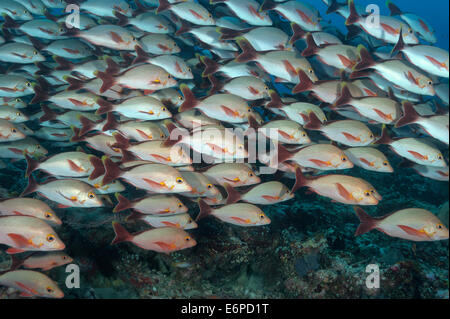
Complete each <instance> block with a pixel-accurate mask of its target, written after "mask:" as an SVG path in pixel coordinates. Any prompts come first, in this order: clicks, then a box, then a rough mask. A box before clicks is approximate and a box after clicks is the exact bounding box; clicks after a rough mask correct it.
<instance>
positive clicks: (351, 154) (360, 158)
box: [344, 147, 394, 173]
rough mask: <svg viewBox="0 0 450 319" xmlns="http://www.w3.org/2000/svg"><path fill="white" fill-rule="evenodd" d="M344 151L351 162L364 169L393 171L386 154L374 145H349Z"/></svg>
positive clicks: (384, 171)
mask: <svg viewBox="0 0 450 319" xmlns="http://www.w3.org/2000/svg"><path fill="white" fill-rule="evenodd" d="M344 153H345V155H347V157H348V158H349V160H350V161H351V162H352V163H353V164H355V165H357V166H359V167H362V168H364V169H366V170H369V171H374V172H380V173H393V172H394V169H393V168H392V165H391V163H390V162H389V160H388V159H387V157H386V155H384V154H383V153H382V152H381V151H380V150H378V149H376V148H374V147H350V148H347V149H345V150H344Z"/></svg>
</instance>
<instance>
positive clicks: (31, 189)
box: [20, 175, 39, 197]
mask: <svg viewBox="0 0 450 319" xmlns="http://www.w3.org/2000/svg"><path fill="white" fill-rule="evenodd" d="M38 188H39V184H38V183H37V182H36V181H35V180H34V178H33V176H31V175H30V176H29V177H28V185H27V187H26V188H25V189H24V191H23V192H22V194H20V197H24V196H26V195H28V194H31V193H34V192H35V191H37V189H38Z"/></svg>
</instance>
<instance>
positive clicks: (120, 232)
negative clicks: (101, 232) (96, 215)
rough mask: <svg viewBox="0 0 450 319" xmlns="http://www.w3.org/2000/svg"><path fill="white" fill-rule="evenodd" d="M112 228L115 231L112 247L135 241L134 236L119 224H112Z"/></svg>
mask: <svg viewBox="0 0 450 319" xmlns="http://www.w3.org/2000/svg"><path fill="white" fill-rule="evenodd" d="M112 226H113V229H114V235H115V237H114V239H113V241H112V242H111V245H115V244H118V243H123V242H125V241H131V240H132V239H133V235H131V234H130V233H129V232H128V231H127V230H126V229H125V227H123V226H122V225H120V224H119V223H118V222H112Z"/></svg>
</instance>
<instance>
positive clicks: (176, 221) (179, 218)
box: [126, 212, 198, 230]
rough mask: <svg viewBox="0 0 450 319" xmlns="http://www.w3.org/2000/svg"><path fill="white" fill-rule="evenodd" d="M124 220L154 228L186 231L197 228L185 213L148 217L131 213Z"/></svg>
mask: <svg viewBox="0 0 450 319" xmlns="http://www.w3.org/2000/svg"><path fill="white" fill-rule="evenodd" d="M126 220H127V221H131V220H141V221H143V222H145V223H147V224H148V225H150V226H153V227H155V228H160V227H175V228H181V229H185V230H188V229H195V228H197V227H198V225H197V223H196V222H195V221H194V220H193V219H192V218H191V217H190V216H189V214H187V213H184V214H176V215H148V214H140V213H137V212H133V213H131V215H129V216H128V217H127V219H126Z"/></svg>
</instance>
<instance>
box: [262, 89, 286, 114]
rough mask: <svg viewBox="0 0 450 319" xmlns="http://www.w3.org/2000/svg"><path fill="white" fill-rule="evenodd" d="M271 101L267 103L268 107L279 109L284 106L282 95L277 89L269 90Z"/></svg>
mask: <svg viewBox="0 0 450 319" xmlns="http://www.w3.org/2000/svg"><path fill="white" fill-rule="evenodd" d="M269 96H270V102H269V103H267V104H266V108H269V109H270V108H273V109H277V108H280V107H282V106H283V102H282V101H281V98H280V96H279V95H278V93H277V91H275V90H269Z"/></svg>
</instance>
